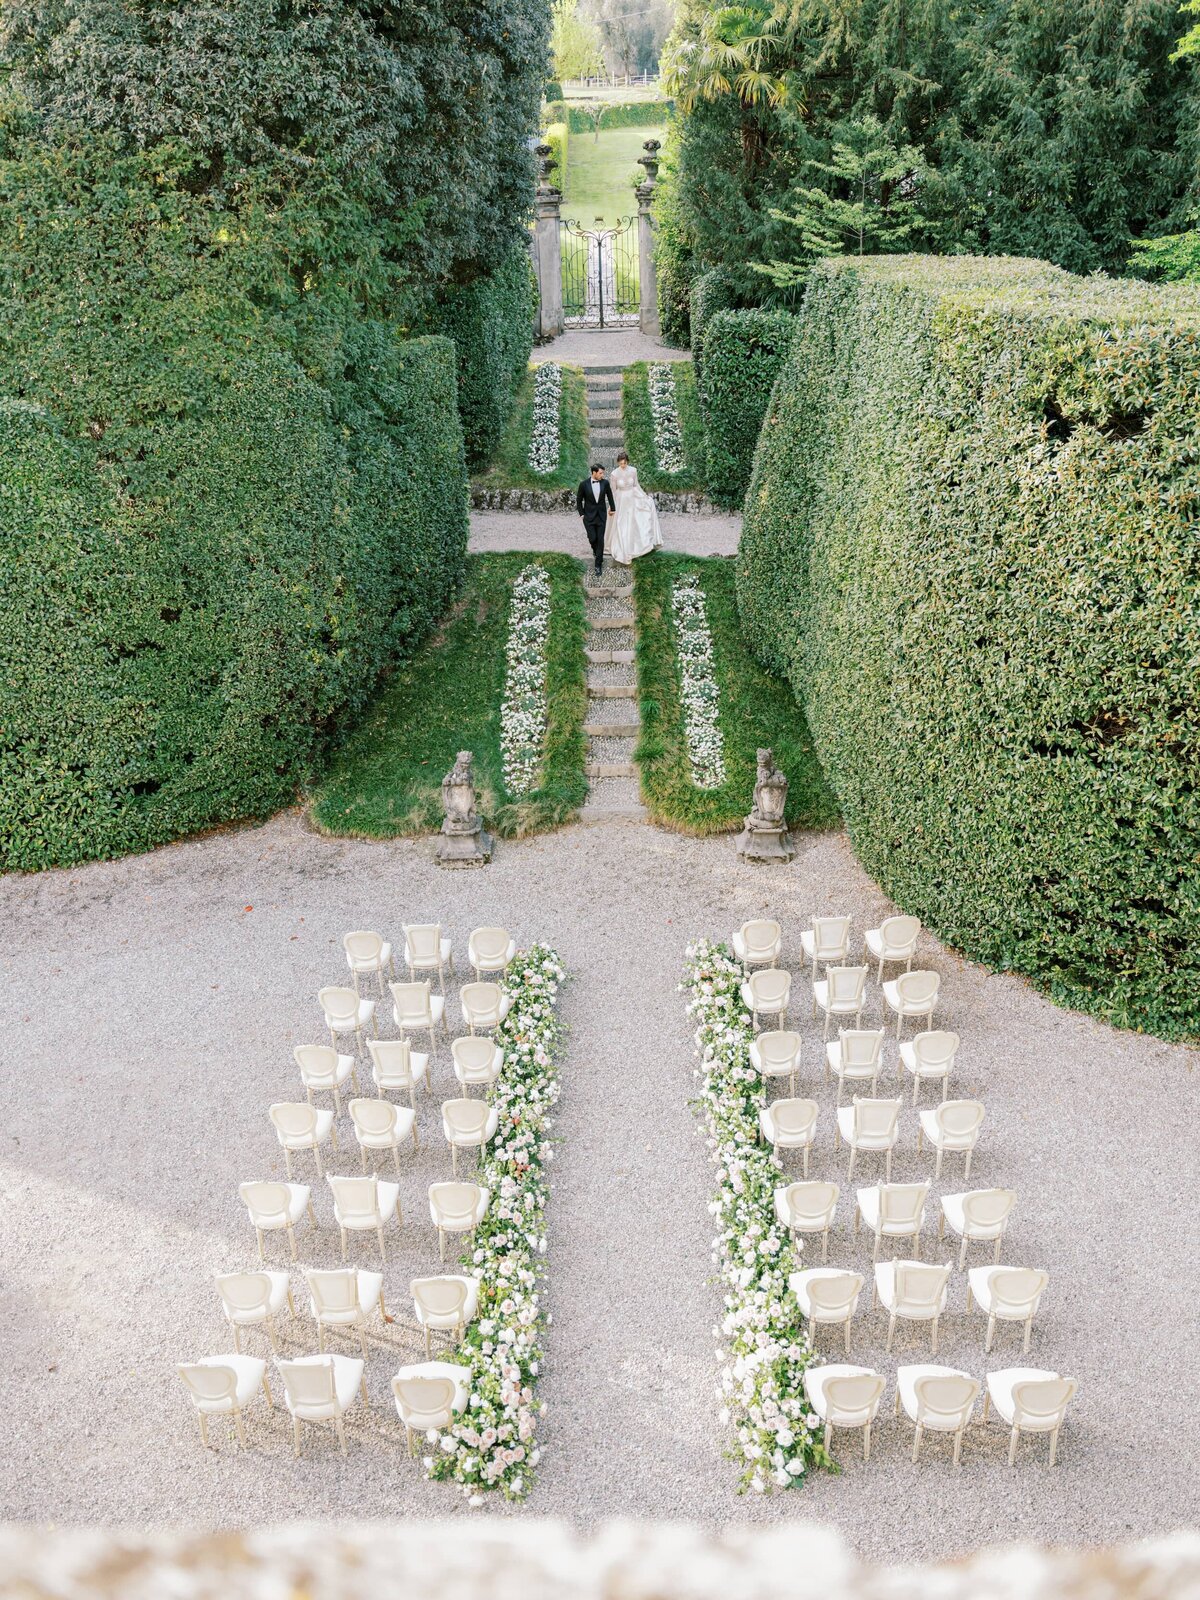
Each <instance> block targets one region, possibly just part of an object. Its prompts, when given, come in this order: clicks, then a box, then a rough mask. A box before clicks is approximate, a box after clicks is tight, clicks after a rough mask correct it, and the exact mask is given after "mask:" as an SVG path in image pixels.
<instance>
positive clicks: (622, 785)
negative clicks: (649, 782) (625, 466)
mask: <svg viewBox="0 0 1200 1600" xmlns="http://www.w3.org/2000/svg"><path fill="white" fill-rule="evenodd" d="M618 393H619V391H618ZM584 590H585V593H586V596H587V616H588V627H589V632H588V641H587V650H586V654H587V659H588V709H587V719H586V721H585V722H584V725H583V731H584V733H585V734H586V735H587V741H588V752H587V776H588V798H587V803H586V804H585V805H584V807H583V809H582V811H580V813H579V820H580V821H581V822H587V823H598V822H619V821H640V820H642V819H644V818H645V816H646V808H645V806H644V805H643V804H642V800H641V787H640V785H639V783H638V770H637V766H636V765H635V763H634V759H633V752H634V747H635V746H636V744H637V739H638V733H639V731H640V727H641V723H640V719H639V716H638V700H637V672H636V668H635V666H634V649H635V643H636V638H637V632H636V627H635V623H634V615H633V581H632V573H630V572H629V570H628V568H614V567H613V566H612V565H611V563H609V562H605V567H604V576H603V577H602V578H601V579H600V581H599V582H597V580H596V578H595V576H594V574H593V573H592V571H591V564H590V563H589V564H588V571H587V577H586V579H585V583H584Z"/></svg>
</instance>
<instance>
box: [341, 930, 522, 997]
mask: <svg viewBox="0 0 1200 1600" xmlns="http://www.w3.org/2000/svg"><path fill="white" fill-rule="evenodd" d="M403 932H404V946H403V959H404V965H405V966H406V967H407V968H408V976H409V980H410V982H411V981H412V980H413V979H414V978H415V977H416V975H417V973H418V972H436V973H437V975H438V982H439V984H440V986H441V988H442V989H443V990H445V987H446V968H447V967H449V969H450V971H451V973H453V972H454V951H453V949H452V948H451V942H450V939H449V938H448V937H447V936H446V935H445V934H444V933H443V932H442V925H441V923H440V922H406V923H404V924H403ZM342 947H343V949H344V950H345V952H346V964H347V966H348V967H349V968H350V976H351V978H352V979H353V982H354V988H355V991H357V990H358V985H359V979H360V978H361V977H362V976H363V974H364V973H368V974H370V973H374V975H375V977H376V978H377V979H378V980H379V992H380V994H383V993H384V983H385V980H386V977H387V975H388V974H389V973H390V974H391V976H392V977H393V978H395V976H396V963H395V960H394V957H393V953H392V944H391V941H390V940H388V939H385V938H384V937H383V935H382V934H381V933H372V932H369V931H368V930H365V929H359V930H358V931H356V932H354V933H347V934H345V935H344V936H343V938H342ZM516 953H517V946H516V941H515V940H514V939H513V938H512V936H511V935H510V934H509V932H508V929H507V928H491V927H488V928H476V929H474V931H473V932H472V933H471V935H470V937H469V938H468V939H467V960H468V962H469V963H470V965H471V967H472V969H473V971H474V973H475V977H476V979H477V980H479V979H482V978H484V977H485V976H486V977H494V976H496V975H498V974H500V973H503V972H506V971H507V970H508V966H509V963H510V962H511V961H512V959H513V957H514V956H515V955H516Z"/></svg>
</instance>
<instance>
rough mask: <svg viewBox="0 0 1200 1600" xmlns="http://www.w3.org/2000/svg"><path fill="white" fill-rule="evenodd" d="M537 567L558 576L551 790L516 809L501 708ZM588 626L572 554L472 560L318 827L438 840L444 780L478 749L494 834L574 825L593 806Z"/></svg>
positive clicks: (334, 765)
mask: <svg viewBox="0 0 1200 1600" xmlns="http://www.w3.org/2000/svg"><path fill="white" fill-rule="evenodd" d="M531 560H537V561H538V562H540V563H541V565H542V566H544V567H545V568H546V569H547V571H548V572H549V573H550V579H551V597H550V631H549V637H548V640H547V674H546V675H547V699H548V727H547V738H546V756H545V762H544V766H543V781H542V785H541V787H540V788H539V789H537V790H535V791H534V792H533V793H532V794H529V795H526V796H524V797H523V798H522V799H520V800H511V799H509V797H508V796H507V794H506V793H505V790H504V777H503V773H504V768H503V762H502V758H501V752H500V706H501V702H502V700H503V698H504V682H505V672H506V667H507V661H506V656H505V649H506V646H507V643H508V619H509V607H510V600H511V593H512V586H513V582H514V581H515V579H516V577H517V576H518V574H519V573H520V572H521V571H522V570H523V569H524V568H525V567H526V566H528V565H529V563H530V561H531ZM586 628H587V623H586V618H585V612H584V598H583V586H582V584H581V583H580V567H579V563H578V562H577V561H575V560H574V559H573V558H572V557H570V556H561V555H540V556H537V557H532V556H530V555H527V554H522V553H520V552H517V553H505V554H503V555H480V556H469V557H468V558H467V580H466V583H465V585H464V587H463V591H462V595H461V596H460V598H459V600H458V602H457V604H456V605H455V607H454V609H453V610H452V611H451V613H450V614H449V616H447V617H446V618H445V620H444V621H443V623H442V626H441V627H440V628H439V630H438V632H437V633H436V635H435V636H434V637H433V638H432V639H431V640H430V641H429V643H428V644H427V645H426V646H425V648H424V649H423V650H422V651H420V652H419V653H418V654H417V655H416V656H415V657H414V658H413V659H412V660H411V661H410V662H408V663H407V664H406V665H405V666H403V667H401V668H400V669H399V670H398V671H397V672H396V673H395V674H394V675H393V676H392V677H391V678H390V679H389V680H388V681H387V683H386V684H385V685H384V686H383V688H382V689H381V690H380V692H379V694H378V695H377V697H376V699H375V703H374V705H373V706H372V707H371V709H370V710H369V711H368V712H367V714H366V715H365V716H364V717H363V719H362V721H361V722H360V723H359V725H358V727H357V728H355V730H354V731H353V732H352V733H351V734H350V736H349V737H348V739H347V740H346V742H345V743H344V745H343V746H342V747H341V749H340V750H338V751H337V753H336V754H335V756H334V758H333V760H332V761H331V762H330V766H329V770H328V773H327V775H326V777H325V778H324V780H323V781H322V783H321V784H320V785H319V787H318V788H317V790H316V792H315V794H314V797H313V804H312V815H313V819H314V820H315V822H316V823H317V825H318V826H319V827H320V828H322V829H323V830H324V831H325V832H327V833H337V834H350V835H354V836H357V837H365V838H371V839H391V838H397V837H401V836H406V835H412V834H420V833H431V832H434V831H436V830H437V829H438V828H439V827H440V826H441V821H442V795H441V783H442V778H443V777H444V776H445V774H446V773H447V772H448V771H449V770H450V768H451V767H452V766H453V765H454V758H455V755H456V754H457V752H458V751H459V750H472V751H474V754H475V781H476V784H477V786H478V790H479V798H478V808H479V813H480V815H481V816H482V818H483V820H484V823H485V825H486V826H487V827H488V828H489V829H490V830H491V831H493V832H495V833H497V834H499V835H500V836H501V837H502V838H517V837H520V836H523V835H525V834H530V833H537V832H541V831H543V830H545V829H547V828H554V827H558V826H559V825H560V824H562V823H564V822H566V821H568V820H569V819H570V818H571V817H572V816H573V815H574V814H575V812H576V811H578V810H579V808H580V806H581V805H582V804H583V802H584V800H585V799H586V797H587V779H586V777H585V775H584V761H585V753H586V751H585V747H586V741H585V739H584V734H583V722H584V717H585V715H586V713H587V683H586V672H585V658H584V654H583V649H584V638H585V634H586Z"/></svg>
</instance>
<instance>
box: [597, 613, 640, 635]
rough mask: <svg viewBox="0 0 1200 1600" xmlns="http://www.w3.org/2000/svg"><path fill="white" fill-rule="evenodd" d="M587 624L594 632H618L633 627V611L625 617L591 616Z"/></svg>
mask: <svg viewBox="0 0 1200 1600" xmlns="http://www.w3.org/2000/svg"><path fill="white" fill-rule="evenodd" d="M588 626H589V627H590V628H591V629H592V631H593V632H594V633H619V632H621V631H622V630H623V629H625V628H632V627H633V613H632V612H630V614H629V615H628V616H627V617H592V618H591V619H590V620H589V623H588Z"/></svg>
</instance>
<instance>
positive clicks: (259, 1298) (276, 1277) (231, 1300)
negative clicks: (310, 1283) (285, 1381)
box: [217, 1272, 296, 1355]
mask: <svg viewBox="0 0 1200 1600" xmlns="http://www.w3.org/2000/svg"><path fill="white" fill-rule="evenodd" d="M217 1293H218V1294H219V1295H220V1297H221V1306H222V1308H223V1310H224V1312H225V1316H226V1318H227V1320H228V1322H229V1325H230V1327H231V1328H232V1329H233V1348H234V1349H235V1350H236V1351H237V1352H238V1354H239V1355H240V1354H241V1350H242V1342H241V1337H240V1330H241V1329H242V1328H260V1327H265V1328H266V1330H267V1338H268V1339H270V1341H271V1349H272V1350H274V1351H278V1349H279V1340H278V1339H277V1338H276V1336H275V1318H276V1316H277V1315H278V1313H279V1312H280V1311H281V1310H282V1309H283V1307H284V1306H285V1305H286V1306H287V1308H288V1310H289V1311H290V1312H291V1314H292V1316H293V1317H294V1316H295V1315H296V1307H295V1306H294V1305H293V1303H292V1291H291V1288H290V1287H289V1284H288V1275H287V1273H286V1272H218V1273H217Z"/></svg>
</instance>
